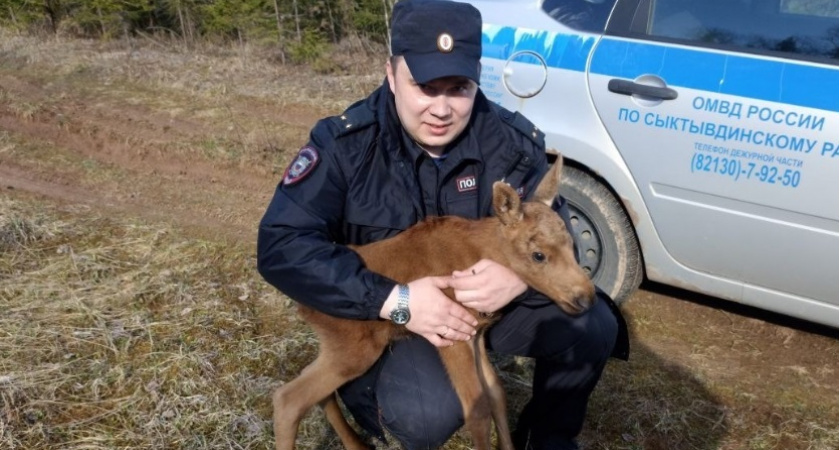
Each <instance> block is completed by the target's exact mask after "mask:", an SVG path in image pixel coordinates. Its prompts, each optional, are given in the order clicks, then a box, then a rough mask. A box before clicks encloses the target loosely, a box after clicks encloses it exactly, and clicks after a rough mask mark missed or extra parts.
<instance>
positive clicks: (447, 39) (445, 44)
mask: <svg viewBox="0 0 840 450" xmlns="http://www.w3.org/2000/svg"><path fill="white" fill-rule="evenodd" d="M454 47H455V40H454V39H452V35H451V34H449V33H441V34H440V35H439V36H438V38H437V48H438V50H440V51H441V52H443V53H449V52H451V51H452V48H454Z"/></svg>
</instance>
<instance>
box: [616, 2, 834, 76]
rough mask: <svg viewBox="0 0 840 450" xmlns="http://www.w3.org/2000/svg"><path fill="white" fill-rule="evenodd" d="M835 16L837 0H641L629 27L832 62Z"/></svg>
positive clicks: (648, 33)
mask: <svg viewBox="0 0 840 450" xmlns="http://www.w3.org/2000/svg"><path fill="white" fill-rule="evenodd" d="M837 20H838V2H837V0H642V1H640V2H639V9H638V10H637V11H636V15H635V19H634V20H633V24H632V27H631V30H630V31H631V33H632V34H637V35H638V34H643V35H646V36H649V37H653V38H661V39H664V40H675V41H678V42H685V41H689V42H691V43H692V44H699V45H704V46H709V47H718V48H729V49H731V48H733V47H734V48H736V49H741V50H747V51H750V52H755V53H768V52H769V53H783V54H786V55H787V56H794V57H797V56H798V57H805V58H808V59H814V58H815V59H818V60H826V61H827V62H834V63H835V64H836V61H837V55H838V21H837Z"/></svg>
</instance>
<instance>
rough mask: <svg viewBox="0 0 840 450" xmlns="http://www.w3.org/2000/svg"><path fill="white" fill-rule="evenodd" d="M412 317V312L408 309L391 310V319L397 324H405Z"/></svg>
mask: <svg viewBox="0 0 840 450" xmlns="http://www.w3.org/2000/svg"><path fill="white" fill-rule="evenodd" d="M409 319H411V313H409V312H408V310H407V309H395V310H393V311H391V321H392V322H394V323H395V324H397V325H405V324H407V323H408V320H409Z"/></svg>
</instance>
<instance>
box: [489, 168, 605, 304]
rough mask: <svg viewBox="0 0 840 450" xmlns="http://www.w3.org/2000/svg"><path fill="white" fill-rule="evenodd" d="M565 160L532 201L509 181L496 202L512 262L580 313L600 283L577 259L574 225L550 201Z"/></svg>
mask: <svg viewBox="0 0 840 450" xmlns="http://www.w3.org/2000/svg"><path fill="white" fill-rule="evenodd" d="M562 166H563V162H562V159H561V158H559V157H558V158H557V161H556V162H555V163H554V166H553V167H552V168H551V170H549V172H548V173H547V174H546V176H545V178H543V180H542V181H541V182H540V186H539V187H538V188H537V191H536V192H535V194H534V200H533V201H529V202H524V203H523V202H522V201H521V200H520V198H519V195H517V193H516V191H515V190H514V189H513V188H511V187H510V186H509V185H507V184H505V183H503V182H496V183H494V184H493V208H494V209H495V211H496V217H498V219H499V221H500V226H499V233H500V235H501V239H502V240H503V242H502V243H501V244H500V245H501V246H502V252H503V253H504V254H505V257H506V259H507V260H508V264H509V267H510V268H511V269H512V270H513V271H514V272H516V273H517V274H518V275H519V277H520V278H522V280H523V281H525V283H527V284H528V285H529V286H531V287H532V288H534V289H536V290H537V291H539V292H542V293H543V294H545V295H546V296H548V297H549V298H551V299H552V300H554V302H556V303H557V304H558V305H559V306H560V308H562V309H563V310H564V311H566V312H567V313H570V314H577V313H581V312H583V311H585V310H586V309H588V308H589V307H590V306H592V303H593V302H594V301H595V287H594V285H593V284H592V281H591V280H590V279H589V276H587V274H586V273H585V272H584V271H583V269H581V267H580V266H579V265H578V263H577V261H576V260H575V255H574V247H573V242H572V236H571V235H570V234H569V230H567V229H566V226H565V224H564V222H563V220H562V219H561V218H560V216H559V215H557V213H556V212H554V210H552V209H551V206H550V205H551V202H552V201H553V200H554V196H555V195H557V189H558V188H559V185H560V176H561V173H562Z"/></svg>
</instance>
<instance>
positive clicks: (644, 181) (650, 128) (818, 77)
mask: <svg viewBox="0 0 840 450" xmlns="http://www.w3.org/2000/svg"><path fill="white" fill-rule="evenodd" d="M837 31H838V29H837V2H836V1H834V0H814V1H809V2H805V1H796V0H708V1H703V0H696V1H691V0H629V1H627V0H620V1H619V2H618V4H617V6H616V9H615V11H613V13H612V15H611V19H610V22H609V24H608V29H607V33H606V35H605V36H604V37H603V38H602V39H601V40H600V41H599V42H598V43H597V45H596V47H595V49H594V50H593V53H592V56H591V59H590V61H589V63H588V68H587V70H588V75H587V76H588V81H589V85H590V91H591V96H592V100H593V102H594V104H595V107H596V109H597V111H598V114H599V116H600V117H601V120H602V122H603V123H604V125H605V127H606V129H607V130H608V132H609V134H610V136H611V138H612V139H613V141H614V143H615V145H616V147H617V148H618V149H619V152H620V153H621V156H622V158H623V159H624V160H625V162H626V164H627V167H628V168H629V170H630V171H631V173H632V176H633V177H634V179H635V181H636V183H637V185H638V186H639V187H640V190H641V192H642V195H643V198H644V200H645V203H646V206H647V208H648V209H649V212H650V216H651V218H652V221H653V225H654V227H655V229H656V233H657V235H658V236H659V238H660V239H661V242H662V244H663V246H664V247H665V248H666V250H667V252H668V254H669V255H670V257H671V258H673V259H674V260H675V261H676V262H677V263H678V264H680V265H682V266H684V267H685V268H687V270H691V271H696V272H700V273H703V274H707V275H709V276H712V277H719V278H721V279H726V280H736V281H738V282H742V283H743V286H744V292H745V293H747V294H744V295H755V293H756V292H760V291H762V290H769V291H773V292H782V293H785V294H790V295H793V296H797V297H804V298H805V299H811V300H816V301H818V302H823V303H827V304H832V305H837V303H838V283H837V274H838V191H840V187H838V82H837V80H838V70H837V51H838V50H837ZM653 269H654V270H651V268H650V267H648V273H649V275H650V274H653V275H654V276H655V274H656V270H655V268H653ZM663 281H664V280H663ZM749 292H751V293H752V294H749Z"/></svg>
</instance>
